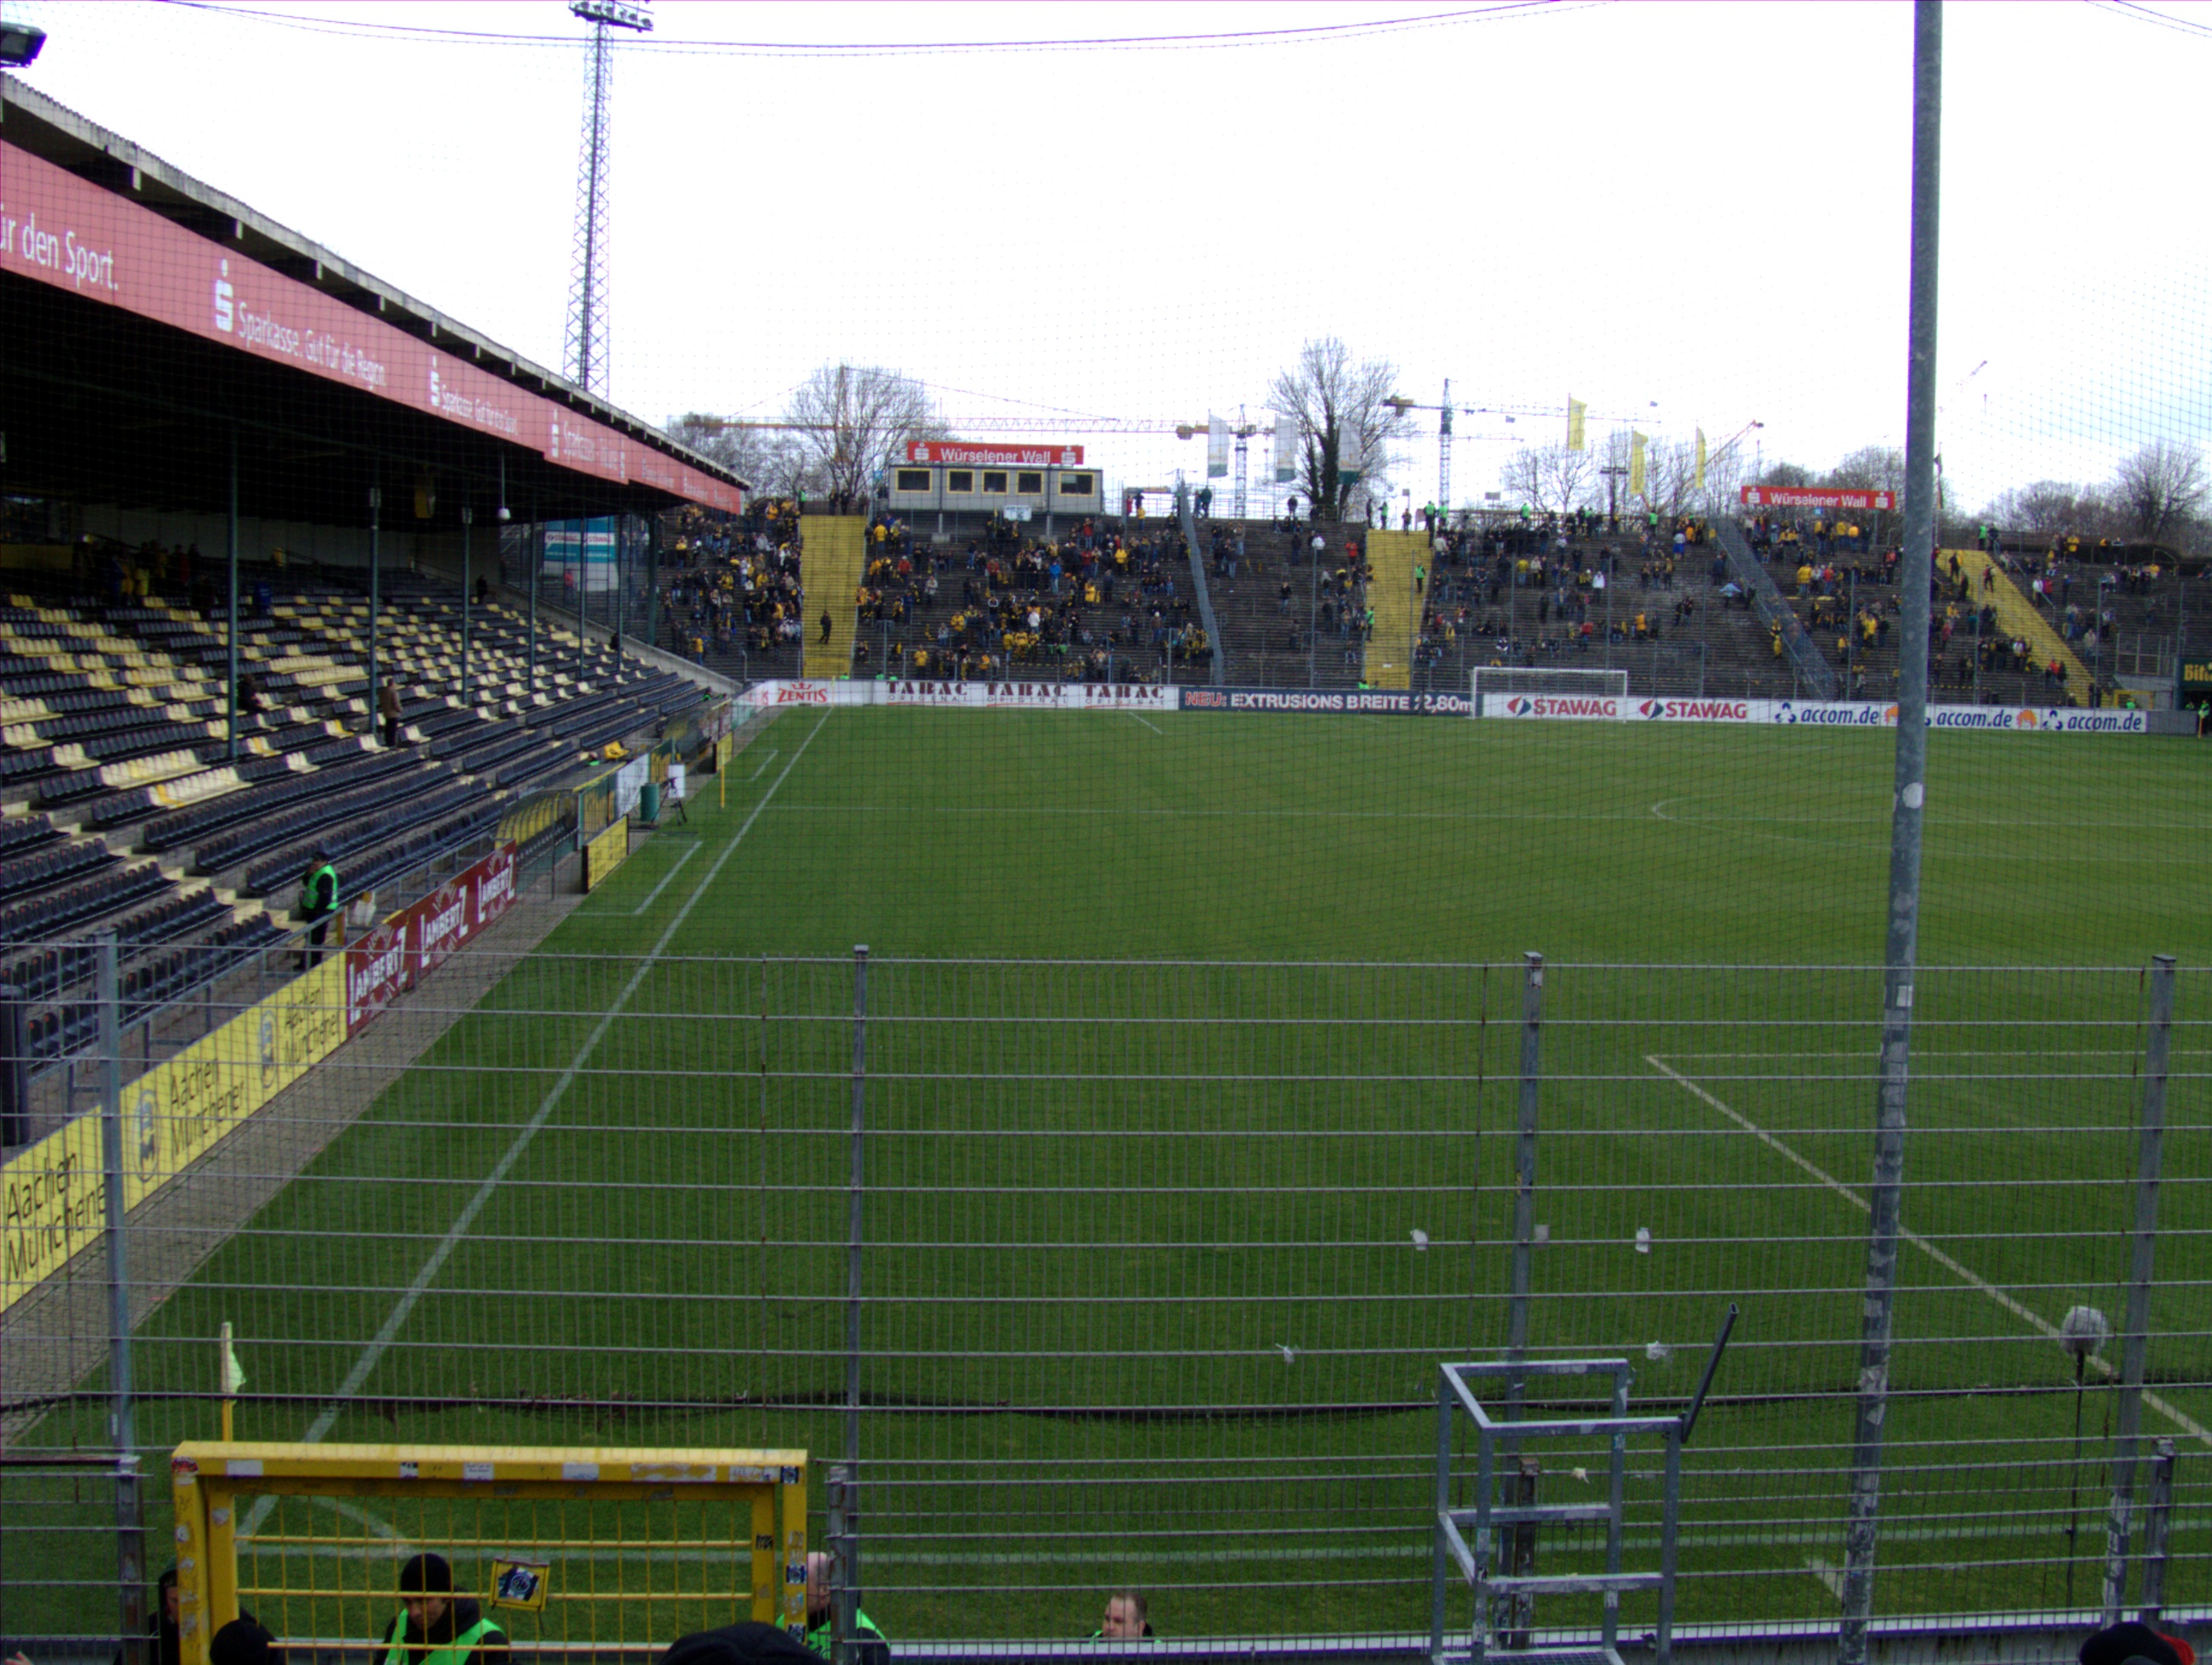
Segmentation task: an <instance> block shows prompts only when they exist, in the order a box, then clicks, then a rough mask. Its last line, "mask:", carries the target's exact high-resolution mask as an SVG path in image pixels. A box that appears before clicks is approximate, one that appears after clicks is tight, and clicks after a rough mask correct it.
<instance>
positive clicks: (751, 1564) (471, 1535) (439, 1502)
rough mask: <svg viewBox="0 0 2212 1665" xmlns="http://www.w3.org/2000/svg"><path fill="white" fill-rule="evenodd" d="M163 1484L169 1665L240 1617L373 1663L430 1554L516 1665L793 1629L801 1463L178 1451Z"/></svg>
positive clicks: (796, 1625)
mask: <svg viewBox="0 0 2212 1665" xmlns="http://www.w3.org/2000/svg"><path fill="white" fill-rule="evenodd" d="M171 1480H172V1484H173V1490H174V1493H175V1500H176V1523H177V1524H176V1535H177V1551H178V1553H177V1570H178V1574H179V1577H178V1583H179V1598H180V1607H181V1612H180V1616H179V1617H180V1623H179V1629H180V1632H181V1644H182V1645H181V1650H180V1657H181V1665H209V1656H208V1644H209V1642H210V1639H211V1638H212V1637H213V1636H214V1634H215V1632H216V1631H218V1630H220V1629H221V1628H222V1626H224V1625H225V1624H227V1623H228V1622H229V1621H230V1620H231V1619H234V1618H236V1617H237V1616H238V1614H239V1613H240V1609H244V1610H246V1611H247V1612H250V1613H252V1614H253V1615H254V1616H255V1617H256V1618H257V1619H259V1621H260V1622H261V1623H262V1624H263V1625H264V1626H267V1627H268V1628H269V1630H270V1632H272V1633H274V1635H275V1636H276V1639H277V1642H278V1644H279V1645H280V1646H285V1647H308V1646H313V1647H315V1648H316V1649H317V1650H321V1649H323V1648H325V1647H327V1646H329V1645H331V1644H347V1645H348V1646H349V1648H355V1647H357V1648H361V1649H363V1650H366V1649H368V1648H371V1647H375V1648H377V1650H378V1656H381V1652H382V1648H381V1645H380V1644H382V1643H383V1641H384V1640H385V1639H386V1638H388V1637H389V1635H390V1633H391V1631H392V1625H393V1622H394V1620H395V1619H397V1618H398V1616H399V1614H400V1611H401V1609H400V1601H399V1594H400V1593H399V1587H398V1577H399V1571H400V1569H401V1567H402V1565H404V1564H405V1562H406V1561H407V1560H408V1559H410V1558H411V1557H413V1556H415V1555H416V1554H418V1553H423V1552H426V1551H427V1552H428V1553H434V1554H436V1555H439V1556H441V1557H442V1558H444V1559H445V1560H446V1562H447V1565H449V1567H450V1568H451V1569H452V1574H453V1577H452V1583H453V1592H454V1595H455V1598H456V1600H457V1601H459V1600H463V1599H465V1600H467V1601H472V1602H474V1603H475V1604H476V1605H477V1611H478V1612H480V1613H481V1615H482V1617H483V1619H487V1620H489V1621H490V1622H491V1623H493V1624H495V1625H496V1626H498V1627H499V1628H500V1629H501V1631H503V1632H506V1633H507V1637H508V1638H509V1639H510V1640H511V1641H512V1642H513V1644H514V1646H515V1648H516V1649H517V1650H520V1651H522V1652H540V1653H542V1652H546V1651H551V1652H556V1653H568V1652H579V1651H580V1652H585V1653H598V1654H608V1653H621V1654H638V1655H644V1654H646V1653H648V1652H652V1653H657V1652H659V1650H662V1649H664V1648H665V1647H666V1646H667V1645H668V1644H670V1643H671V1642H673V1641H674V1640H675V1639H676V1638H678V1637H679V1636H683V1635H686V1634H689V1633H690V1632H694V1631H701V1630H714V1629H720V1627H722V1626H726V1625H732V1624H735V1623H737V1622H738V1621H739V1620H740V1619H757V1620H759V1621H761V1622H763V1623H766V1624H777V1625H781V1626H784V1627H785V1628H786V1629H787V1630H790V1631H793V1632H796V1633H803V1632H804V1631H805V1618H806V1595H805V1580H806V1480H807V1463H806V1453H805V1452H804V1451H784V1450H775V1451H757V1450H692V1449H682V1450H631V1449H604V1448H599V1447H587V1446H545V1447H520V1446H483V1447H477V1446H458V1445H417V1446H409V1445H307V1444H263V1443H244V1442H240V1443H217V1442H205V1443H201V1442H188V1443H185V1444H183V1445H180V1446H179V1447H178V1448H177V1450H176V1453H175V1455H174V1457H173V1460H172V1462H171Z"/></svg>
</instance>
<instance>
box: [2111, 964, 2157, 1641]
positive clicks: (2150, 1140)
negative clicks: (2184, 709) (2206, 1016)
mask: <svg viewBox="0 0 2212 1665" xmlns="http://www.w3.org/2000/svg"><path fill="white" fill-rule="evenodd" d="M2172 1048H2173V956H2172V955H2171V954H2158V955H2154V956H2153V957H2152V959H2151V970H2150V1033H2149V1035H2148V1037H2147V1039H2146V1042H2145V1046H2144V1057H2143V1096H2142V1128H2141V1131H2140V1133H2139V1134H2138V1136H2137V1140H2136V1224H2135V1231H2134V1232H2133V1233H2132V1237H2133V1239H2134V1242H2133V1255H2132V1257H2131V1264H2130V1267H2129V1268H2128V1317H2127V1328H2125V1329H2124V1330H2123V1331H2122V1332H2121V1334H2120V1349H2121V1351H2120V1404H2119V1413H2118V1416H2117V1417H2116V1418H2115V1419H2114V1421H2115V1423H2116V1425H2117V1431H2116V1432H2115V1434H2114V1436H2113V1439H2112V1510H2111V1512H2110V1513H2109V1514H2107V1515H2106V1517H2105V1603H2104V1605H2105V1623H2106V1624H2107V1625H2116V1624H2118V1622H2119V1619H2120V1604H2121V1602H2122V1601H2124V1600H2125V1599H2126V1597H2127V1589H2128V1537H2129V1533H2130V1528H2131V1527H2132V1526H2133V1516H2134V1513H2135V1501H2136V1445H2137V1443H2138V1442H2139V1441H2140V1439H2141V1437H2142V1387H2143V1369H2144V1366H2145V1364H2147V1363H2148V1360H2149V1356H2150V1287H2151V1262H2152V1255H2153V1251H2154V1249H2156V1248H2157V1246H2158V1182H2159V1173H2160V1169H2162V1168H2163V1167H2164V1165H2165V1162H2166V1069H2167V1066H2168V1064H2169V1062H2170V1060H2171V1058H2172Z"/></svg>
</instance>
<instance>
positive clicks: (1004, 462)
mask: <svg viewBox="0 0 2212 1665" xmlns="http://www.w3.org/2000/svg"><path fill="white" fill-rule="evenodd" d="M906 459H907V461H908V462H910V463H952V464H955V465H964V464H972V465H975V467H977V468H1001V467H1004V468H1017V467H1018V468H1080V467H1082V466H1083V447H1081V446H1079V445H969V443H968V442H967V441H964V440H908V441H907V442H906Z"/></svg>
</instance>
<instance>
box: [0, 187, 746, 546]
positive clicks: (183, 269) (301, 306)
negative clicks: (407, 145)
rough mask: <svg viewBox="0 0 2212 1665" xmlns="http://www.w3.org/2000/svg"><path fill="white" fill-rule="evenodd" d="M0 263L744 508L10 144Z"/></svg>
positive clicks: (558, 457)
mask: <svg viewBox="0 0 2212 1665" xmlns="http://www.w3.org/2000/svg"><path fill="white" fill-rule="evenodd" d="M0 268H4V269H5V270H9V271H12V272H15V273H18V274H20V275H21V276H26V277H30V278H34V279H36V280H37V281H39V282H40V283H49V284H52V286H53V287H54V288H56V289H70V290H72V291H74V292H75V293H76V294H78V295H83V296H84V297H86V298H87V299H88V300H92V301H100V302H101V303H103V304H104V305H106V306H111V307H121V308H123V309H124V310H125V311H126V312H131V313H137V314H138V315H139V316H140V317H142V318H150V319H155V321H156V322H159V323H162V324H167V325H171V326H172V327H173V328H176V329H179V330H183V331H187V332H189V333H190V334H192V335H196V336H197V337H200V338H201V339H202V340H204V341H211V342H214V343H216V344H218V345H221V346H226V347H233V348H235V349H238V350H239V351H240V352H247V353H252V354H254V355H257V356H258V357H262V358H268V359H275V360H276V361H277V362H281V363H283V364H288V365H289V366H291V367H293V368H295V369H298V370H300V371H301V372H303V373H305V374H308V375H311V376H319V377H321V378H322V379H323V380H326V381H335V382H340V383H343V385H344V386H349V387H355V388H358V389H360V390H362V392H368V393H370V394H373V395H374V396H375V397H376V398H383V399H390V400H392V402H393V403H394V404H404V405H408V406H410V407H412V408H414V409H416V410H428V411H432V412H435V414H436V415H438V416H443V417H444V418H445V419H446V420H447V421H448V422H456V423H459V425H460V426H462V427H464V428H475V429H477V430H479V431H482V432H484V433H489V434H497V435H498V436H499V437H501V438H502V439H506V440H512V441H514V442H515V443H517V444H520V445H526V446H530V447H532V448H534V449H536V450H538V451H539V452H542V453H544V456H545V457H546V459H548V460H549V461H552V462H556V463H558V464H560V465H562V467H564V468H568V469H573V470H574V471H577V472H579V473H582V474H590V475H593V476H595V477H598V478H599V479H603V480H620V481H630V480H635V481H639V482H641V483H645V484H647V485H651V486H653V487H656V488H658V489H661V490H664V491H666V492H669V493H671V494H672V495H676V496H679V497H683V498H685V499H688V500H689V501H692V502H695V503H698V504H701V505H702V506H704V507H708V508H715V509H724V510H727V511H730V512H732V513H734V512H735V511H736V510H737V509H738V508H739V507H741V504H740V502H739V500H738V492H737V490H736V489H735V488H734V487H732V486H727V485H725V484H723V483H722V482H720V480H716V479H713V478H710V477H708V476H706V475H703V474H701V473H699V472H698V471H696V470H694V469H690V468H687V467H685V466H684V465H683V464H682V463H680V462H678V460H677V459H675V458H673V457H671V456H669V455H668V454H667V453H665V452H661V451H656V450H654V449H653V448H652V447H649V446H643V445H640V444H638V443H637V442H636V441H634V440H631V439H629V438H628V437H626V436H625V435H623V434H617V433H616V432H615V431H614V429H612V428H608V427H606V426H605V424H603V423H600V422H594V421H592V420H591V419H590V418H589V417H587V416H579V415H577V414H576V413H575V412H574V411H573V410H568V408H567V407H565V406H563V405H561V404H556V403H555V402H554V401H553V400H551V399H547V398H540V397H539V396H538V394H535V393H531V392H525V391H523V390H522V389H521V388H520V387H517V386H515V385H514V384H513V383H512V382H509V381H503V380H501V379H500V378H499V377H497V376H495V375H492V374H489V372H487V371H484V370H481V369H478V368H477V367H476V366H475V365H473V364H471V363H470V362H468V361H467V360H465V359H461V358H456V357H455V356H454V355H453V354H451V353H447V352H443V351H441V350H440V349H437V348H435V347H433V346H431V345H430V344H429V343H428V342H426V341H419V340H417V339H416V337H413V336H411V335H409V334H408V333H407V332H406V331H404V330H400V329H398V328H396V327H394V326H393V325H390V324H386V323H385V322H384V321H383V320H382V319H377V318H372V317H370V316H368V314H367V313H361V312H356V310H355V309H354V308H353V307H349V306H347V305H346V304H345V303H344V302H343V301H339V300H337V299H336V298H335V297H334V296H331V295H325V294H324V293H323V292H322V291H321V290H320V289H314V288H313V287H311V286H310V285H308V284H306V283H300V282H298V281H297V280H295V279H294V278H289V277H287V276H284V275H283V273H281V272H278V271H276V270H272V269H271V268H270V267H268V266H264V265H263V264H260V263H259V262H258V261H255V260H249V259H247V258H246V257H245V256H244V255H242V254H228V253H225V252H224V251H223V249H222V246H221V245H220V244H217V243H213V242H210V241H209V240H207V239H206V238H204V237H201V236H198V235H196V234H194V233H191V232H189V231H187V230H185V228H183V227H181V226H179V225H176V224H174V223H173V222H170V221H168V220H166V219H164V218H162V217H161V216H160V215H158V214H156V213H155V212H154V211H153V210H151V209H149V208H142V207H140V206H139V205H138V204H137V203H134V202H132V201H131V200H130V199H129V198H128V197H122V196H118V194H117V193H115V192H114V191H103V190H101V189H100V187H99V186H98V185H90V184H88V183H87V182H86V181H84V180H82V179H78V178H77V177H76V175H75V174H74V173H69V172H67V171H65V170H64V169H62V168H59V167H55V166H54V165H53V164H52V163H51V162H48V161H44V160H42V159H41V158H40V157H37V156H34V155H31V154H30V153H29V152H28V151H25V150H20V149H16V148H15V146H14V145H12V144H8V143H0Z"/></svg>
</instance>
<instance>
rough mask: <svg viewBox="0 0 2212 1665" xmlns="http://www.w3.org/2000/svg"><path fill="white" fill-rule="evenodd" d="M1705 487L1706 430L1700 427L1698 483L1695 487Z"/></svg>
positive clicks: (1700, 488) (1698, 488) (1699, 488)
mask: <svg viewBox="0 0 2212 1665" xmlns="http://www.w3.org/2000/svg"><path fill="white" fill-rule="evenodd" d="M1695 489H1697V490H1699V491H1703V490H1704V489H1705V429H1704V428H1699V430H1698V471H1697V483H1696V487H1695Z"/></svg>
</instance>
